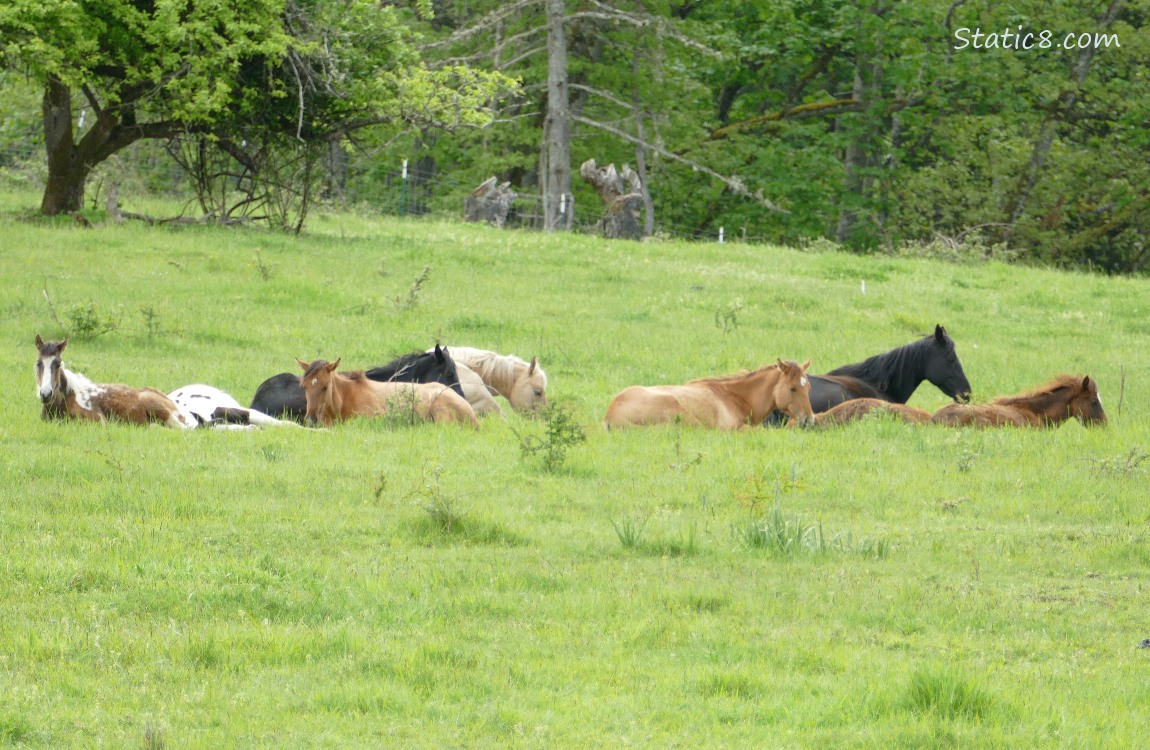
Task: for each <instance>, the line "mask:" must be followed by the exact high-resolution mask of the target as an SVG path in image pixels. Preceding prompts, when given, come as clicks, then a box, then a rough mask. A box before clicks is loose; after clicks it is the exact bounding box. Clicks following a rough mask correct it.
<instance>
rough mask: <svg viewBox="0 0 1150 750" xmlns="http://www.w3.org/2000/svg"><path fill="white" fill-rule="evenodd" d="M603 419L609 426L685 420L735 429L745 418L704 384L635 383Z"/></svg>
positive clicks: (618, 396)
mask: <svg viewBox="0 0 1150 750" xmlns="http://www.w3.org/2000/svg"><path fill="white" fill-rule="evenodd" d="M603 421H604V423H605V424H606V425H607V427H624V426H629V425H650V424H668V423H672V422H681V423H682V424H687V425H702V426H705V427H718V428H721V429H729V430H733V429H738V428H739V427H742V426H743V424H744V421H745V418H740V415H739V414H738V413H737V412H736V411H735V410H734V409H732V408H731V407H730V405H728V404H727V403H726V402H725V401H723V400H722V399H721V398H720V397H719V395H718V394H716V393H715V392H714V391H712V390H711V389H709V388H706V387H704V386H694V385H654V386H644V385H633V386H630V387H628V388H624V389H623V390H622V391H620V392H619V393H618V394H617V395H616V396H615V398H614V399H612V400H611V404H610V406H608V407H607V414H606V416H605V417H604V420H603Z"/></svg>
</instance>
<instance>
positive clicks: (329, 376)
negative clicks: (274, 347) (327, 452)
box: [296, 358, 479, 429]
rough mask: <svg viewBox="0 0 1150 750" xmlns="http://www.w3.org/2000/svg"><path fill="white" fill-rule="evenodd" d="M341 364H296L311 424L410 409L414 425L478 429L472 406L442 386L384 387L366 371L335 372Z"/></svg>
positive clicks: (396, 384) (397, 384)
mask: <svg viewBox="0 0 1150 750" xmlns="http://www.w3.org/2000/svg"><path fill="white" fill-rule="evenodd" d="M339 363H340V360H338V359H337V360H336V361H335V362H328V361H327V360H323V359H317V360H313V361H312V362H304V361H303V360H302V359H298V358H297V359H296V364H298V365H299V366H300V369H302V370H303V375H302V376H301V377H300V379H299V382H300V386H301V387H302V388H303V389H304V392H305V394H306V398H307V416H306V420H305V421H306V422H307V423H309V424H315V423H321V424H323V425H325V426H330V425H332V424H334V423H335V422H340V421H343V420H345V419H351V418H352V417H359V416H382V415H384V414H387V413H388V412H389V411H391V410H393V409H410V414H411V416H412V418H413V419H415V418H418V419H420V420H423V421H426V422H455V423H459V424H468V425H471V426H472V427H474V428H475V429H479V420H477V419H476V418H475V410H474V409H472V408H471V404H469V403H467V400H466V399H465V398H463V396H460V395H459V394H458V393H456V392H455V391H454V390H452V389H451V388H449V387H447V386H446V385H443V384H442V383H409V382H396V381H388V382H380V381H376V380H372V379H370V378H368V377H367V374H366V373H364V372H363V371H353V372H347V373H342V372H336V368H338V367H339Z"/></svg>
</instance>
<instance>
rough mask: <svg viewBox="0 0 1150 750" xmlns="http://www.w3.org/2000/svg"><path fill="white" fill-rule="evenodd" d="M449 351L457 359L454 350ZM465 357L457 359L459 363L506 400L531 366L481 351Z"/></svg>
mask: <svg viewBox="0 0 1150 750" xmlns="http://www.w3.org/2000/svg"><path fill="white" fill-rule="evenodd" d="M448 351H449V352H450V353H451V355H452V356H453V357H455V350H454V349H448ZM465 355H466V356H460V357H457V361H460V362H463V363H464V364H466V365H467V366H468V367H470V368H471V369H472V370H474V371H475V374H476V375H478V376H479V377H480V379H482V380H483V382H484V383H486V384H487V385H489V386H491V387H492V388H494V389H495V390H496V391H498V393H499V395H500V396H503V397H504V398H506V399H510V398H511V391H512V390H513V389H514V388H515V383H516V382H517V381H518V380H519V378H521V377H522V376H523V374H524V373H525V372H526V371H527V368H528V367H530V366H531V365H530V364H528V363H527V362H519V361H516V360H514V359H511V358H510V357H505V356H502V355H500V354H496V353H495V352H485V351H482V350H480V349H472V350H469V351H467V352H466V353H465Z"/></svg>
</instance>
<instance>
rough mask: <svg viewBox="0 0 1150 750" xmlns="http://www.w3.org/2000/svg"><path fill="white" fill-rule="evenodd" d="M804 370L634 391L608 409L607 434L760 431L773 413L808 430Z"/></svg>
mask: <svg viewBox="0 0 1150 750" xmlns="http://www.w3.org/2000/svg"><path fill="white" fill-rule="evenodd" d="M810 365H811V361H810V360H809V359H808V360H807V361H806V362H805V363H803V364H801V365H800V364H798V363H797V362H794V361H793V360H791V361H786V362H784V361H783V360H781V359H780V360H778V362H777V363H776V364H773V365H767V366H766V367H761V368H759V369H758V370H754V371H752V372H749V373H741V374H737V375H727V376H721V377H712V378H700V379H698V380H692V381H690V382H689V383H687V384H685V385H653V386H645V385H633V386H630V387H628V388H624V389H623V390H622V391H620V392H619V394H618V395H616V396H615V398H614V399H612V400H611V405H610V406H609V407H607V416H606V417H605V418H604V423H605V424H606V426H607V427H608V428H611V427H623V426H627V425H649V424H665V423H682V424H686V425H701V426H703V427H713V428H716V429H720V430H738V429H742V428H744V427H748V426H753V425H759V424H761V423H762V421H763V420H764V419H765V418H766V417H767V415H769V414H770V413H771V412H772V411H774V410H775V409H778V410H780V411H782V412H783V413H784V414H786V415H787V416H789V417H790V418H791V421H792V424H793V423H798V424H802V425H807V424H812V423H813V422H814V414H813V412H812V411H811V401H810V391H811V382H810V379H809V378H808V377H807V368H808V367H810Z"/></svg>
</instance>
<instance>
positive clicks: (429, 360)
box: [365, 348, 463, 397]
mask: <svg viewBox="0 0 1150 750" xmlns="http://www.w3.org/2000/svg"><path fill="white" fill-rule="evenodd" d="M365 374H366V375H367V377H368V378H369V379H370V380H375V381H379V382H381V383H387V382H391V381H397V382H404V381H405V382H414V383H442V384H443V385H446V386H448V387H449V388H451V389H452V390H453V391H455V392H456V393H457V394H458V395H459V396H461V397H462V396H463V387H462V386H460V384H459V370H458V368H457V367H456V366H455V360H454V359H452V358H451V355H450V354H448V351H447V349H444V348H437V349H436V350H433V351H430V352H411V353H409V354H404V355H403V356H401V357H396V358H395V359H393V360H392V361H390V362H388V363H387V364H386V365H380V366H379V367H373V368H371V369H370V370H368V371H367V372H366V373H365Z"/></svg>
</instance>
